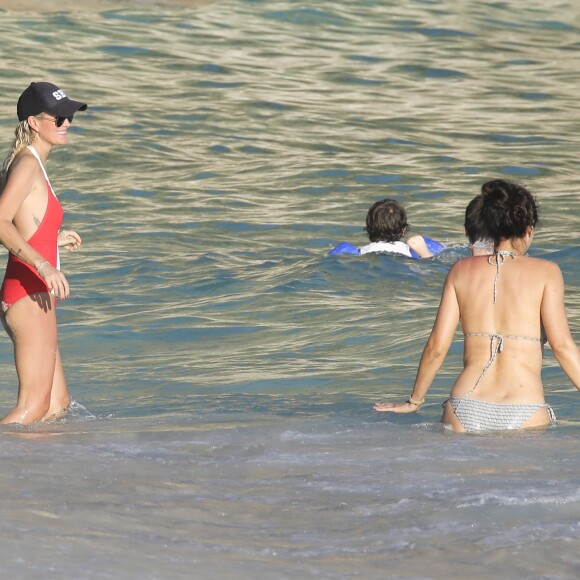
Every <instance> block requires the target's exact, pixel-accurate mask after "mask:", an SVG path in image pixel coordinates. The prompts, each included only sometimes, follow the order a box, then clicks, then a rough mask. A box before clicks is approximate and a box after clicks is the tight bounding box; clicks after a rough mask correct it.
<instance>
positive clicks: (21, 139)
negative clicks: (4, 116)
mask: <svg viewBox="0 0 580 580" xmlns="http://www.w3.org/2000/svg"><path fill="white" fill-rule="evenodd" d="M33 139H34V133H33V132H32V131H31V130H30V126H29V125H28V121H27V120H26V119H25V120H24V121H20V123H18V125H17V127H16V130H15V131H14V141H12V145H11V149H10V153H9V154H8V156H7V157H6V159H5V160H4V163H3V164H2V169H1V170H0V191H2V190H3V189H4V186H5V185H6V181H7V180H8V170H9V169H10V166H11V165H12V162H13V161H14V159H16V156H17V155H18V154H19V153H20V152H21V151H22V150H23V149H24V148H25V147H28V145H31V144H32V141H33Z"/></svg>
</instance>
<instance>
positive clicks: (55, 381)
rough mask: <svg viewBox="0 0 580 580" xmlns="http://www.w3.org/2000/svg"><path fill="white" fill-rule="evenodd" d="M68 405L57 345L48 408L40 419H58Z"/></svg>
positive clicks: (68, 397) (67, 394) (66, 389)
mask: <svg viewBox="0 0 580 580" xmlns="http://www.w3.org/2000/svg"><path fill="white" fill-rule="evenodd" d="M69 404H70V395H69V393H68V388H67V386H66V380H65V378H64V368H63V366H62V360H61V358H60V351H59V349H58V345H57V347H56V361H55V365H54V375H53V378H52V389H51V391H50V407H49V409H48V412H47V413H46V415H45V416H44V417H43V418H42V419H43V420H46V419H50V418H51V417H52V418H54V417H58V416H59V415H64V414H65V413H66V411H67V409H68V406H69Z"/></svg>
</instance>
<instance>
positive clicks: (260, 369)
mask: <svg viewBox="0 0 580 580" xmlns="http://www.w3.org/2000/svg"><path fill="white" fill-rule="evenodd" d="M0 31H1V34H2V41H3V42H2V48H1V49H0V50H1V52H2V57H3V58H2V61H1V63H0V80H1V83H2V92H1V94H0V136H1V140H2V143H4V145H3V148H4V149H3V150H6V151H7V149H8V145H9V142H10V140H11V138H12V134H13V129H14V127H15V124H16V117H15V104H16V100H17V98H18V95H19V94H20V92H21V91H22V90H23V89H24V88H25V87H26V86H27V85H28V83H29V82H30V81H32V80H50V81H52V82H55V83H56V84H58V85H59V86H62V88H64V89H65V91H66V92H67V93H68V94H69V95H70V96H71V97H72V98H76V99H82V100H86V101H87V102H88V103H89V105H90V107H89V110H88V111H87V112H86V113H79V114H78V115H77V116H76V117H75V122H74V125H73V129H72V130H71V131H70V133H69V135H70V142H69V145H68V146H67V147H65V148H62V149H60V150H54V151H53V153H52V155H51V158H50V164H49V173H50V175H51V178H52V182H53V185H54V187H55V190H56V191H57V193H58V194H59V197H60V199H61V202H62V204H63V206H64V208H65V213H66V217H65V226H66V227H70V228H74V229H77V230H78V231H79V233H80V234H81V235H82V237H83V247H82V250H81V251H80V252H79V253H77V254H72V255H69V254H67V255H65V256H63V268H64V270H65V272H66V274H67V275H68V278H69V281H70V283H71V286H72V296H71V298H70V300H68V301H66V302H64V303H62V304H61V306H60V307H59V322H60V345H61V351H62V353H63V358H64V361H65V369H66V373H67V378H68V381H69V385H70V388H71V392H72V395H73V397H74V399H75V401H76V402H75V404H74V405H73V409H72V411H71V414H70V415H69V417H68V418H66V419H65V420H63V421H60V422H57V423H51V424H46V425H42V426H37V427H31V428H26V429H18V428H15V427H3V428H2V429H1V430H0V457H1V460H2V475H1V476H0V497H1V500H0V506H1V507H0V555H1V563H0V570H1V571H2V576H3V577H7V578H8V577H12V578H21V579H29V578H30V579H36V578H43V579H45V578H58V579H61V578H67V579H68V578H71V579H133V578H135V579H137V578H139V579H141V578H147V579H169V578H171V579H175V578H200V579H217V578H220V579H221V578H227V579H230V578H231V579H236V578H260V579H262V578H487V577H495V578H576V577H577V574H578V569H579V567H580V556H579V555H578V554H579V548H580V541H579V536H580V469H579V462H578V436H579V435H580V398H579V395H578V393H577V392H576V389H575V388H574V387H573V386H572V385H571V384H570V382H569V380H568V379H567V378H566V376H565V375H564V373H563V372H562V371H561V370H560V368H559V367H558V365H557V363H556V362H555V359H554V357H553V356H552V354H551V352H550V351H548V352H547V356H546V361H545V367H544V381H545V385H546V398H547V400H548V402H549V403H551V404H552V406H553V407H554V408H555V411H556V414H557V415H558V419H559V420H558V423H557V425H556V426H555V427H553V428H550V429H549V430H547V431H546V432H527V433H525V432H524V433H504V434H488V435H479V436H465V435H463V436H461V435H453V434H450V433H446V432H444V431H443V430H442V429H441V427H440V425H439V419H440V414H441V403H442V402H443V400H444V399H445V397H446V395H447V394H448V392H449V388H450V384H451V382H452V381H453V379H454V377H455V376H456V374H457V373H458V371H459V369H460V368H461V353H462V343H461V339H460V336H459V335H457V341H456V342H455V343H454V345H453V347H452V350H451V352H450V354H449V356H448V358H447V360H446V362H445V364H444V367H443V369H442V370H441V372H440V374H439V376H438V378H437V379H436V381H435V382H434V384H433V386H432V388H431V390H430V392H429V395H428V403H427V404H426V405H425V406H424V407H423V408H422V409H421V411H420V412H419V413H417V414H414V415H412V416H385V415H384V414H380V415H378V414H373V412H372V410H371V408H372V403H373V402H374V401H376V400H385V401H386V400H399V399H401V398H402V397H406V396H408V394H409V392H410V388H411V386H412V382H413V379H414V375H415V371H416V368H417V364H418V362H419V357H420V354H421V351H422V348H423V346H424V343H425V340H426V338H427V336H428V334H429V332H430V329H431V324H432V322H433V318H434V315H435V311H436V308H437V304H438V300H439V295H440V291H441V287H442V283H443V280H444V278H445V275H446V273H447V272H448V270H449V268H450V267H451V266H452V265H453V263H454V262H455V261H456V260H457V259H459V258H461V257H464V256H467V255H468V251H467V248H466V246H465V239H464V236H463V231H462V219H463V212H464V208H465V206H466V204H467V203H468V201H469V200H471V198H472V197H473V196H474V195H476V194H477V193H478V189H479V187H480V186H481V184H482V183H483V182H484V181H485V180H487V179H489V178H491V177H504V178H509V179H514V180H518V181H521V182H524V183H526V184H527V185H528V186H529V187H530V189H531V190H532V191H533V192H535V193H536V195H537V196H538V199H539V201H540V203H541V220H542V221H541V227H540V229H539V231H538V232H537V234H536V237H535V241H534V246H533V247H532V249H531V254H532V255H536V256H543V257H547V258H549V259H552V260H554V261H555V262H557V263H558V264H559V265H560V266H561V268H562V270H563V272H564V276H565V279H566V291H567V296H566V305H567V309H568V313H569V317H570V323H571V326H572V330H573V333H574V336H575V337H576V338H578V339H580V292H579V286H580V267H579V265H578V264H579V259H580V251H579V247H578V231H579V228H578V226H579V223H578V214H579V212H580V201H579V196H578V192H579V189H580V182H579V177H578V174H579V170H580V167H579V163H578V159H580V141H579V139H578V135H579V133H580V105H579V104H578V103H579V99H578V53H579V48H580V41H579V38H580V36H579V31H580V7H579V5H578V3H576V2H572V1H570V2H566V1H559V0H554V1H550V0H542V1H541V2H540V1H538V0H528V1H526V2H524V1H523V0H521V1H516V2H477V1H475V0H467V1H465V0H447V1H446V0H443V1H437V2H435V1H429V0H423V1H419V0H416V1H411V0H409V1H404V2H400V1H394V0H384V1H379V0H348V1H346V0H335V1H332V2H331V1H329V0H317V2H292V1H277V0H272V1H268V2H266V1H233V0H232V1H223V2H213V3H209V4H207V3H206V4H202V5H199V4H198V3H193V2H192V3H191V4H190V5H189V6H188V5H187V3H186V2H180V5H179V6H178V5H171V4H159V5H156V4H153V3H149V2H138V1H137V0H136V1H135V2H134V3H132V4H123V7H122V8H119V9H114V10H108V11H100V12H99V11H91V10H89V9H87V10H85V11H80V12H70V13H59V12H51V13H48V12H47V13H30V12H12V11H3V12H0ZM2 155H4V153H3V154H2ZM384 197H394V198H396V199H398V200H399V201H401V202H402V203H403V204H404V205H405V207H406V208H407V211H408V213H409V217H410V221H411V223H412V228H413V233H423V234H425V235H428V236H429V237H432V238H434V239H437V240H441V241H443V242H445V244H447V246H448V249H447V250H446V251H445V252H444V253H443V254H441V255H440V256H438V257H436V258H433V259H430V260H425V261H421V262H411V261H406V260H404V259H397V258H392V257H388V256H376V255H375V256H365V257H364V258H363V257H354V256H341V257H340V256H338V257H337V256H330V257H329V256H327V252H328V250H329V249H330V248H332V247H333V246H334V245H335V244H337V243H338V242H341V241H349V242H351V243H353V244H355V245H363V244H364V243H365V237H364V234H363V225H364V218H365V215H366V211H367V209H368V207H369V206H370V205H371V204H372V203H373V202H374V201H376V200H378V199H382V198H384ZM3 260H5V257H4V258H3ZM524 291H525V289H524V288H523V289H522V292H524ZM0 371H1V380H0V406H1V407H2V409H3V410H4V411H7V410H8V409H9V408H10V407H11V406H12V405H13V404H14V401H15V397H16V385H17V380H16V374H15V371H14V366H13V363H12V353H11V344H10V342H9V340H8V339H7V338H6V337H5V336H2V338H1V339H0Z"/></svg>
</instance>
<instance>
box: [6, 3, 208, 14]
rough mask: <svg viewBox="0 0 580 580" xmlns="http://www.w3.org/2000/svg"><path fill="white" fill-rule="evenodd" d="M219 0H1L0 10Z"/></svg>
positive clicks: (67, 9)
mask: <svg viewBox="0 0 580 580" xmlns="http://www.w3.org/2000/svg"><path fill="white" fill-rule="evenodd" d="M217 1H219V0H82V2H79V0H0V10H10V11H14V12H73V11H74V12H99V11H101V10H116V9H119V8H128V7H131V6H134V7H139V6H154V5H161V6H167V5H173V6H182V7H187V6H191V7H194V6H203V5H206V4H214V3H215V2H217Z"/></svg>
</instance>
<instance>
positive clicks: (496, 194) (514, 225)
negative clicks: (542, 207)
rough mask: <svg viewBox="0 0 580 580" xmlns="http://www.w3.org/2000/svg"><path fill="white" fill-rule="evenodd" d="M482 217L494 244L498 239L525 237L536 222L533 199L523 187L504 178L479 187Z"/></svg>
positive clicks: (535, 206) (535, 205)
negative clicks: (528, 229)
mask: <svg viewBox="0 0 580 580" xmlns="http://www.w3.org/2000/svg"><path fill="white" fill-rule="evenodd" d="M481 195H482V208H481V218H482V222H483V225H484V227H485V229H486V230H487V232H488V233H489V236H490V237H491V238H492V239H493V241H494V243H495V244H496V245H497V244H499V242H500V241H501V240H506V239H511V238H522V237H524V235H525V233H526V230H527V228H528V227H530V226H532V227H533V226H535V225H536V223H537V222H538V207H537V204H536V201H535V199H534V196H533V195H532V194H531V193H530V192H529V191H528V190H527V189H526V188H525V187H524V186H523V185H520V184H518V183H513V182H511V181H507V180H504V179H493V180H491V181H487V182H486V183H484V184H483V185H482V186H481Z"/></svg>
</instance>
